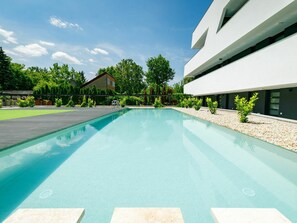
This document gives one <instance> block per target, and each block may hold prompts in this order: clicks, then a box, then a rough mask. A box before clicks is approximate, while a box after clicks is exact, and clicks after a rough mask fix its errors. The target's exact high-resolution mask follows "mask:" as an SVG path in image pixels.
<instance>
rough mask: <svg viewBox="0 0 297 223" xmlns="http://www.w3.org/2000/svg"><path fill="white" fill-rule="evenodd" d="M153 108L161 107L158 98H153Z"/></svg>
mask: <svg viewBox="0 0 297 223" xmlns="http://www.w3.org/2000/svg"><path fill="white" fill-rule="evenodd" d="M154 107H155V108H162V107H163V105H162V102H161V98H160V97H159V98H155V102H154Z"/></svg>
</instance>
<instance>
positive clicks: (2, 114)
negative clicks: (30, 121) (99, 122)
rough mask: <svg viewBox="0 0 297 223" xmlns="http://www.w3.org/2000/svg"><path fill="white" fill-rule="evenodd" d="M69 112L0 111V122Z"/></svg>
mask: <svg viewBox="0 0 297 223" xmlns="http://www.w3.org/2000/svg"><path fill="white" fill-rule="evenodd" d="M70 111H71V110H21V109H17V110H0V121H3V120H8V119H14V118H24V117H30V116H37V115H48V114H56V113H61V112H70Z"/></svg>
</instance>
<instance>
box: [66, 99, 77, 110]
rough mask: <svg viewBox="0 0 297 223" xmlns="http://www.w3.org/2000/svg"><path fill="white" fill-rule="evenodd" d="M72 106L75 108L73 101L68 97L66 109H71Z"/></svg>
mask: <svg viewBox="0 0 297 223" xmlns="http://www.w3.org/2000/svg"><path fill="white" fill-rule="evenodd" d="M74 106H75V104H74V101H73V100H72V97H70V99H69V101H68V103H67V105H66V107H72V108H73V107H74Z"/></svg>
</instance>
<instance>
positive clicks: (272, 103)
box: [269, 91, 280, 116]
mask: <svg viewBox="0 0 297 223" xmlns="http://www.w3.org/2000/svg"><path fill="white" fill-rule="evenodd" d="M279 102H280V92H279V91H271V92H270V99H269V115H275V116H279Z"/></svg>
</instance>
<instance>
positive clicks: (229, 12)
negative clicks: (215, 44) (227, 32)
mask: <svg viewBox="0 0 297 223" xmlns="http://www.w3.org/2000/svg"><path fill="white" fill-rule="evenodd" d="M248 1H249V0H230V1H229V3H228V4H227V5H226V7H225V8H224V10H223V14H222V17H221V21H220V24H219V27H218V31H219V30H220V29H221V28H222V27H223V26H224V25H225V24H226V23H227V22H228V21H229V20H230V19H231V18H232V17H233V16H234V15H235V14H236V13H237V12H238V11H239V10H240V9H241V8H242V6H244V5H245V3H247V2H248Z"/></svg>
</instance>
